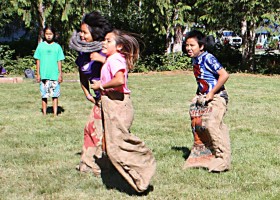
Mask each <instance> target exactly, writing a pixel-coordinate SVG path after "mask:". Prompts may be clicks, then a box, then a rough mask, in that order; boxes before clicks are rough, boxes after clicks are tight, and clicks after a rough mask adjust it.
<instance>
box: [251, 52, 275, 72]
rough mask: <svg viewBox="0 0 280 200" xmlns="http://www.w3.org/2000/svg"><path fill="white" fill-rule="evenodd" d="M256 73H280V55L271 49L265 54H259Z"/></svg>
mask: <svg viewBox="0 0 280 200" xmlns="http://www.w3.org/2000/svg"><path fill="white" fill-rule="evenodd" d="M256 73H261V74H280V55H279V54H275V53H274V52H271V51H270V50H267V51H266V53H265V54H263V55H257V56H256Z"/></svg>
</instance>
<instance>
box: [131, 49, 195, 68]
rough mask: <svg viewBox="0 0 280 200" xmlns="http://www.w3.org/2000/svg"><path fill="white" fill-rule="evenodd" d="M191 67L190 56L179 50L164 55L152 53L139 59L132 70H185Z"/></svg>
mask: <svg viewBox="0 0 280 200" xmlns="http://www.w3.org/2000/svg"><path fill="white" fill-rule="evenodd" d="M191 67H192V66H191V63H190V58H188V57H187V56H186V55H183V54H182V53H181V52H177V53H170V54H164V55H159V54H152V55H150V56H149V57H144V58H142V59H140V60H139V61H138V63H137V65H136V67H135V69H134V72H148V71H173V70H186V69H189V68H191Z"/></svg>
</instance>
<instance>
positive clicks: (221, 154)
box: [183, 30, 231, 172]
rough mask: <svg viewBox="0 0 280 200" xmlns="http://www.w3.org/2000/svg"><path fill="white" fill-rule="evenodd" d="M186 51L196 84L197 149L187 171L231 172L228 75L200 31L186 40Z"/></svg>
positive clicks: (192, 113)
mask: <svg viewBox="0 0 280 200" xmlns="http://www.w3.org/2000/svg"><path fill="white" fill-rule="evenodd" d="M184 45H185V49H183V50H184V51H185V52H186V53H187V55H188V56H189V57H191V58H192V63H193V72H194V76H195V78H196V81H197V85H198V87H197V91H196V96H195V98H194V99H193V101H192V103H191V105H190V117H191V126H192V132H193V136H194V145H193V147H192V150H191V153H190V156H189V157H188V158H187V160H186V162H185V165H184V168H190V167H203V168H207V169H208V170H209V172H222V171H227V170H229V167H230V162H231V150H230V139H229V131H228V128H227V126H226V125H225V124H224V123H223V117H224V115H225V113H226V110H227V103H228V95H227V92H226V90H225V86H224V84H225V83H226V81H227V80H228V78H229V74H228V73H227V72H226V70H225V69H224V68H223V67H222V65H221V64H220V63H219V62H218V60H217V59H216V58H215V56H213V55H212V54H210V53H209V52H207V51H206V50H205V48H206V37H205V35H204V34H203V33H201V32H200V31H197V30H193V31H191V32H189V33H188V34H187V36H186V42H185V44H184Z"/></svg>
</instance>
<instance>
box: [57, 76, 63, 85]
mask: <svg viewBox="0 0 280 200" xmlns="http://www.w3.org/2000/svg"><path fill="white" fill-rule="evenodd" d="M58 82H59V83H62V82H63V78H62V76H61V75H59V77H58Z"/></svg>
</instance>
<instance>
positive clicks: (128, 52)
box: [112, 29, 140, 70]
mask: <svg viewBox="0 0 280 200" xmlns="http://www.w3.org/2000/svg"><path fill="white" fill-rule="evenodd" d="M112 33H113V34H114V35H115V40H116V45H121V46H122V49H121V50H119V52H120V53H121V54H123V55H124V57H125V60H126V63H127V67H128V69H129V70H131V69H133V67H134V64H135V62H136V61H137V60H138V58H139V53H140V48H139V43H138V41H137V39H136V38H135V37H134V36H133V33H128V32H124V31H121V30H118V29H114V30H113V31H112Z"/></svg>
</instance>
